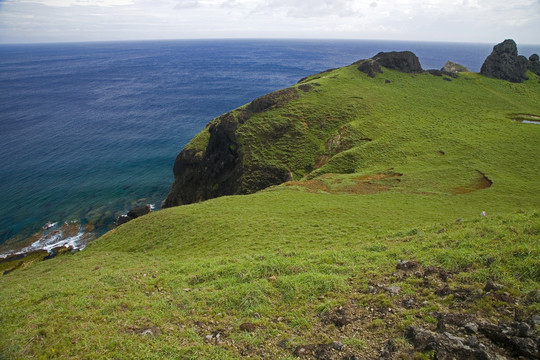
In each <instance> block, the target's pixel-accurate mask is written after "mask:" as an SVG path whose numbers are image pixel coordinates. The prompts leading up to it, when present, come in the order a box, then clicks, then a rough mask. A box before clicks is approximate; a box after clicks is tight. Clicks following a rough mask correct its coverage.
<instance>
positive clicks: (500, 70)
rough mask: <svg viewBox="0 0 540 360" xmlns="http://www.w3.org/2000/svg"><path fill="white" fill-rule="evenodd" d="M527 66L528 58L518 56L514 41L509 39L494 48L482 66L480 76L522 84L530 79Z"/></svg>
mask: <svg viewBox="0 0 540 360" xmlns="http://www.w3.org/2000/svg"><path fill="white" fill-rule="evenodd" d="M527 65H528V61H527V58H526V57H524V56H519V55H518V50H517V45H516V43H515V42H514V40H510V39H507V40H504V41H503V42H502V43H500V44H497V45H495V46H494V47H493V51H492V53H491V54H490V55H489V56H488V57H487V58H486V60H485V61H484V64H482V68H481V69H480V74H482V75H484V76H489V77H492V78H496V79H501V80H508V81H510V82H516V83H520V82H523V81H524V80H527V79H528V78H527V76H525V73H526V72H527Z"/></svg>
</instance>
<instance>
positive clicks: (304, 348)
mask: <svg viewBox="0 0 540 360" xmlns="http://www.w3.org/2000/svg"><path fill="white" fill-rule="evenodd" d="M316 348H317V345H314V344H309V345H298V346H297V347H296V348H295V349H294V351H293V355H294V356H310V355H313V354H314V353H315V349H316Z"/></svg>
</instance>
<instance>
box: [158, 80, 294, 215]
mask: <svg viewBox="0 0 540 360" xmlns="http://www.w3.org/2000/svg"><path fill="white" fill-rule="evenodd" d="M297 97H298V94H297V90H296V89H293V88H288V89H283V90H279V91H276V92H273V93H270V94H267V95H264V96H261V97H259V98H257V99H255V100H253V101H252V102H251V103H249V104H248V105H247V106H246V107H245V108H244V109H240V110H237V111H235V112H234V113H233V112H229V113H227V114H225V115H222V116H220V117H219V118H217V119H215V120H214V121H212V122H211V123H210V124H209V125H208V133H209V135H210V136H209V139H208V144H207V146H206V148H205V149H204V150H201V149H193V148H189V147H187V148H185V149H184V150H182V151H181V152H180V154H179V155H178V156H177V157H176V160H175V162H174V168H173V172H174V183H173V185H172V187H171V190H170V191H169V194H168V196H167V199H166V200H165V202H164V203H163V207H164V208H167V207H172V206H178V205H185V204H191V203H195V202H199V201H203V200H208V199H212V198H216V197H219V196H225V195H239V194H249V193H253V192H256V191H259V190H262V189H264V188H267V187H268V186H272V185H277V184H281V183H283V182H285V181H288V180H291V175H290V173H289V171H287V170H286V169H284V168H283V167H278V166H271V165H268V164H245V163H244V161H243V158H244V152H243V147H242V145H241V144H240V142H239V141H238V138H237V129H238V127H239V126H241V124H243V123H244V122H246V121H248V120H249V118H250V117H251V116H252V115H253V114H255V113H260V112H264V111H267V110H271V109H275V108H279V107H282V106H285V105H286V104H287V103H289V102H290V101H291V100H293V99H296V98H297Z"/></svg>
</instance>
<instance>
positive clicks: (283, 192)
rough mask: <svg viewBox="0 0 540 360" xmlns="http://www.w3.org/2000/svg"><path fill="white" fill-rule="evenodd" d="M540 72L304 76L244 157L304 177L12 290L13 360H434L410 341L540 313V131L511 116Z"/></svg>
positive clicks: (42, 272) (24, 277)
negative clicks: (413, 330) (450, 320)
mask: <svg viewBox="0 0 540 360" xmlns="http://www.w3.org/2000/svg"><path fill="white" fill-rule="evenodd" d="M528 75H529V78H530V79H529V80H528V81H526V82H524V83H521V84H513V83H509V82H506V81H501V80H495V79H489V78H485V77H482V76H480V75H478V74H472V73H466V74H460V75H459V77H458V78H457V79H447V80H445V79H444V78H443V77H437V76H433V75H430V74H416V75H411V74H404V73H400V72H397V71H392V70H388V69H384V73H383V74H379V75H377V76H376V77H375V78H370V77H368V76H367V75H365V74H363V73H362V72H360V71H358V70H357V69H356V66H349V67H344V68H341V69H337V70H334V71H331V72H326V73H322V74H319V75H314V76H312V77H310V78H308V79H306V80H304V81H303V82H302V83H301V84H298V85H296V87H300V88H299V89H298V97H297V98H296V99H292V100H291V101H290V102H288V103H287V104H286V105H284V106H281V107H277V108H275V109H271V110H268V111H263V112H260V113H256V114H253V115H252V116H251V117H249V118H248V119H247V120H245V121H243V123H242V125H241V126H240V127H239V129H238V134H239V140H240V142H241V144H242V146H243V148H244V151H245V154H244V157H245V160H246V161H248V162H251V163H252V164H257V163H260V164H273V165H275V166H283V167H285V168H286V169H287V170H288V171H290V172H291V173H292V176H293V179H294V180H293V181H290V182H287V183H285V184H282V185H279V186H274V187H271V188H269V189H266V190H264V191H261V192H258V193H255V194H252V195H246V196H227V197H221V198H217V199H213V200H209V201H205V202H202V203H198V204H193V205H186V206H180V207H175V208H170V209H165V210H162V211H159V212H156V213H152V214H150V215H147V216H144V217H142V218H138V219H135V220H133V221H131V222H129V223H127V224H125V225H122V226H121V227H119V228H117V229H115V230H113V231H111V232H109V233H108V234H106V235H105V236H103V237H102V238H100V239H98V240H96V241H94V242H93V243H92V244H90V246H88V248H87V249H85V250H84V251H82V252H79V253H76V254H71V255H64V256H61V257H58V258H55V259H52V260H47V261H44V262H38V263H33V264H30V265H28V266H23V267H21V268H20V269H17V270H15V271H13V272H10V273H8V274H6V275H4V276H1V277H0V324H1V326H0V358H6V359H12V358H13V359H31V358H72V359H81V358H89V359H95V358H103V359H113V358H117V359H140V358H144V359H163V358H172V359H238V358H254V359H255V358H268V359H276V358H283V359H287V358H289V359H292V358H296V357H297V356H299V357H301V358H319V359H322V358H325V359H353V358H354V356H356V358H362V359H364V358H365V359H377V358H379V355H380V351H381V349H382V348H383V347H385V344H387V342H388V340H390V339H393V340H392V341H393V346H392V350H391V351H390V352H391V356H390V357H392V358H414V357H416V358H430V357H431V356H433V351H429V349H428V350H426V349H419V348H415V347H414V346H413V344H412V343H411V342H410V341H408V340H406V339H405V337H404V336H405V332H406V331H405V330H406V328H407V327H408V326H411V325H413V326H418V327H420V326H421V327H423V328H426V329H431V330H435V328H436V327H437V325H440V323H441V320H440V319H441V317H444V316H446V315H445V314H454V315H455V314H459V315H460V316H462V317H467V319H469V318H471V319H473V320H474V321H475V322H476V323H478V324H481V323H482V322H489V323H495V324H496V323H499V322H501V323H510V322H513V321H519V322H522V321H525V320H527V319H530V318H531V316H533V315H535V314H540V293H539V290H538V289H539V288H540V261H539V259H540V213H539V211H538V210H539V209H540V182H539V181H538V178H537V176H538V174H539V173H540V161H539V157H538V149H539V148H540V126H538V125H536V124H527V123H521V122H516V121H514V119H524V118H526V119H535V116H540V82H539V81H538V77H537V76H535V75H534V74H532V73H529V74H528ZM448 80H450V81H448ZM307 85H309V86H307ZM244 111H245V107H244V108H240V109H236V110H234V111H233V112H232V114H233V115H234V116H236V117H238V116H242V114H243V112H244ZM216 121H217V120H216ZM276 134H279V135H280V136H279V137H278V138H274V137H275V136H276ZM270 137H272V139H270ZM270 140H272V141H270ZM207 141H208V134H207V129H206V130H204V131H203V132H202V133H201V134H199V135H198V136H197V137H196V138H195V139H194V140H193V141H192V143H190V144H189V145H188V147H190V148H193V149H200V150H201V151H202V150H203V149H204V148H205V146H206V142H207ZM244 181H249V178H245V179H244ZM482 211H485V212H486V215H487V216H481V213H482ZM400 260H407V261H408V262H403V261H402V262H400ZM404 264H405V265H404ZM406 264H408V265H406ZM492 282H494V283H495V285H493V284H492ZM489 284H491V285H489ZM441 314H442V315H441ZM473 320H471V321H473ZM448 329H451V330H448ZM448 329H447V331H452V332H453V333H455V334H461V332H462V329H461V328H460V329H457V328H456V329H453V328H450V327H449V328H448ZM533 330H534V329H533ZM460 331H461V332H460ZM536 331H538V329H537V330H536ZM477 336H478V341H479V342H481V343H482V344H484V345H485V347H486V349H487V350H486V351H488V352H492V353H494V352H497V353H500V354H504V355H506V356H508V357H512V356H514V355H515V352H514V350H513V349H512V348H504V347H503V348H500V347H499V346H498V345H497V344H495V342H493V341H491V340H489V336H488V335H485V334H483V333H481V332H480V333H478V334H477ZM531 336H532V335H531ZM536 336H538V332H537V335H536ZM302 349H304V350H302Z"/></svg>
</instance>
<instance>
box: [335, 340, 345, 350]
mask: <svg viewBox="0 0 540 360" xmlns="http://www.w3.org/2000/svg"><path fill="white" fill-rule="evenodd" d="M332 348H333V349H334V350H337V351H344V350H345V349H346V346H345V344H342V343H340V342H337V341H334V342H333V343H332Z"/></svg>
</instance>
